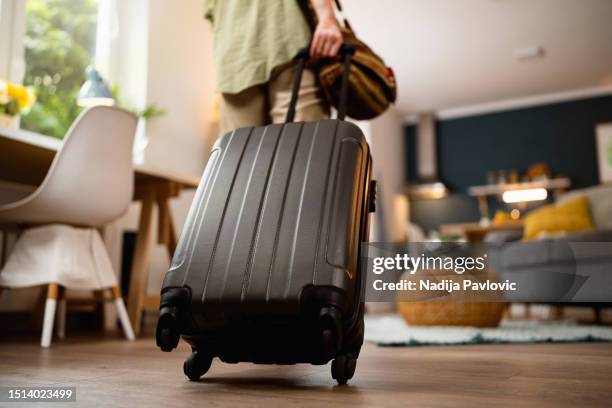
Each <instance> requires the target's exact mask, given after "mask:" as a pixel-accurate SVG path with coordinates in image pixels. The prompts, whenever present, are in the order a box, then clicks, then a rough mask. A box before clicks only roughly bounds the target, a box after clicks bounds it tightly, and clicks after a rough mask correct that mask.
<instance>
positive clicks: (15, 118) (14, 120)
mask: <svg viewBox="0 0 612 408" xmlns="http://www.w3.org/2000/svg"><path fill="white" fill-rule="evenodd" d="M19 119H20V116H19V115H7V114H5V113H0V126H4V127H7V128H11V129H19Z"/></svg>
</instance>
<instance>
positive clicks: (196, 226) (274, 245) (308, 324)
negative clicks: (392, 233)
mask: <svg viewBox="0 0 612 408" xmlns="http://www.w3.org/2000/svg"><path fill="white" fill-rule="evenodd" d="M346 55H347V56H346V57H345V62H346V64H345V65H346V66H348V62H349V61H350V50H349V52H347V53H346ZM304 61H305V58H304V57H303V55H302V58H301V60H300V64H299V66H298V74H297V75H296V83H297V84H298V85H299V80H300V77H301V72H302V69H303V64H304ZM294 90H297V87H294ZM295 100H296V96H295V92H294V96H293V98H292V103H291V109H290V113H289V114H288V119H289V120H288V121H290V120H292V116H293V107H294V106H295ZM340 114H341V115H342V112H340ZM371 169H372V160H371V156H370V150H369V147H368V144H367V142H366V140H365V138H364V136H363V134H362V132H361V130H360V129H359V128H358V127H357V126H355V125H354V124H352V123H349V122H345V121H343V120H338V119H334V120H324V121H320V122H314V123H285V124H275V125H270V126H265V127H255V128H243V129H237V130H235V131H232V132H230V133H228V134H226V135H225V136H223V137H222V138H220V139H219V140H218V141H217V143H216V144H215V146H214V147H213V149H212V152H211V155H210V158H209V161H208V163H207V165H206V170H205V171H204V175H203V176H202V180H201V182H200V185H199V187H198V190H197V192H196V195H195V197H194V200H193V203H192V205H191V209H190V211H189V215H188V218H187V221H186V224H185V227H184V228H183V231H182V234H181V238H180V240H179V244H178V247H177V250H176V253H175V254H174V257H173V259H172V264H171V266H170V269H169V270H168V272H167V274H166V277H165V279H164V283H163V288H162V292H161V306H160V318H159V322H158V327H157V344H158V346H160V348H161V349H162V350H164V351H171V350H172V349H173V348H175V347H176V345H177V344H178V341H179V337H180V336H182V337H183V338H184V339H185V340H186V341H187V342H189V343H190V344H191V345H192V348H193V353H192V355H191V356H190V357H189V358H188V359H187V360H186V361H185V366H184V370H185V374H186V375H187V376H188V377H189V378H190V379H198V378H199V377H200V376H201V375H202V374H204V373H205V372H206V371H207V370H208V368H209V367H210V364H211V360H212V358H213V357H219V358H220V359H221V360H222V361H224V362H230V363H234V362H240V361H251V362H255V363H277V364H293V363H302V362H303V363H312V364H325V363H327V362H328V361H329V360H331V359H334V362H333V364H332V375H333V377H334V378H336V379H337V380H338V382H340V383H345V382H346V381H347V380H348V379H349V378H351V377H352V375H353V373H354V370H355V363H356V359H357V356H358V355H359V350H360V348H361V345H362V343H363V282H362V278H364V277H363V276H362V273H361V270H360V267H359V264H360V262H359V260H360V250H361V245H360V244H361V243H362V242H364V241H367V237H368V225H369V216H368V214H369V212H371V211H374V198H375V182H373V181H372V182H371V181H370V178H371Z"/></svg>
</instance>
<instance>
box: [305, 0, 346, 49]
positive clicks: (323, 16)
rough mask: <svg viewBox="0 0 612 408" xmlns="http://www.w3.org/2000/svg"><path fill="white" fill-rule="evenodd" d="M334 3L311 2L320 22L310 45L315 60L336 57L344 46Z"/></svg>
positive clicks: (329, 0)
mask: <svg viewBox="0 0 612 408" xmlns="http://www.w3.org/2000/svg"><path fill="white" fill-rule="evenodd" d="M332 1H333V0H311V2H312V6H313V8H314V10H315V13H316V14H317V20H318V23H317V26H316V28H315V31H314V33H313V35H312V43H311V44H310V56H311V57H312V58H314V59H317V58H322V57H334V56H336V55H337V54H338V50H339V49H340V46H341V45H342V32H341V31H340V25H339V24H338V20H336V14H335V13H334V6H333V4H332Z"/></svg>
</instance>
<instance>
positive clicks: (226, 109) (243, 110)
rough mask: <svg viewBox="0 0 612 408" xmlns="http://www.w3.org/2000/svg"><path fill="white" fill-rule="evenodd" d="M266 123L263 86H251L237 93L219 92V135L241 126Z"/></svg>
mask: <svg viewBox="0 0 612 408" xmlns="http://www.w3.org/2000/svg"><path fill="white" fill-rule="evenodd" d="M267 123H269V119H268V103H267V100H266V96H265V92H264V89H263V87H261V86H253V87H250V88H247V89H245V90H244V91H242V92H239V93H237V94H221V123H220V125H219V128H220V129H219V130H220V134H221V135H224V134H226V133H227V132H229V131H231V130H234V129H238V128H241V127H251V126H263V125H266V124H267Z"/></svg>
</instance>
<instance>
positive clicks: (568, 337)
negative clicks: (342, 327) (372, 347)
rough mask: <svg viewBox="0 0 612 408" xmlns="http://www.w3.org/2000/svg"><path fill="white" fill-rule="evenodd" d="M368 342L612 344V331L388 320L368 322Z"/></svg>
mask: <svg viewBox="0 0 612 408" xmlns="http://www.w3.org/2000/svg"><path fill="white" fill-rule="evenodd" d="M365 340H366V341H369V342H373V343H376V344H378V345H380V346H420V345H447V344H486V343H497V344H501V343H557V342H559V343H564V342H581V341H612V327H606V326H586V325H579V324H577V323H575V322H572V321H555V322H552V321H534V320H506V321H503V322H502V323H501V325H500V326H499V327H495V328H477V327H460V326H457V327H455V326H444V327H425V326H409V325H407V324H406V323H405V321H404V319H402V318H401V317H400V316H385V317H368V318H366V321H365Z"/></svg>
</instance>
